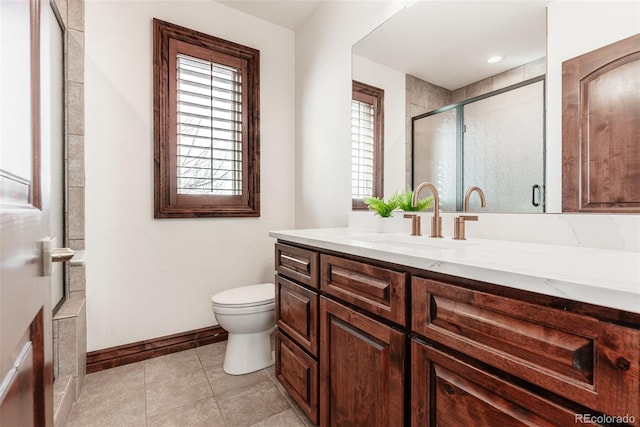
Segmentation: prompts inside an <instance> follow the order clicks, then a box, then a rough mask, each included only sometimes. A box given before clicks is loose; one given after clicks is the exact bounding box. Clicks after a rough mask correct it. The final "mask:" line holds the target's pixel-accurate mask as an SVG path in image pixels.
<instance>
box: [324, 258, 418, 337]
mask: <svg viewBox="0 0 640 427" xmlns="http://www.w3.org/2000/svg"><path fill="white" fill-rule="evenodd" d="M320 263H321V266H322V267H321V269H322V270H321V274H322V275H321V281H320V288H321V289H322V290H323V291H325V292H327V293H328V294H330V295H333V296H335V297H337V298H340V299H342V300H344V301H346V302H349V303H351V304H353V305H356V306H358V307H361V308H363V309H365V310H367V311H370V312H371V313H374V314H377V315H379V316H380V317H383V318H385V319H388V320H391V321H392V322H396V323H398V324H400V325H406V310H405V302H406V301H405V293H406V286H407V284H406V282H407V275H406V274H405V273H402V272H398V271H394V270H389V269H387V268H381V267H376V266H373V265H370V264H366V263H363V262H358V261H351V260H346V259H343V258H338V257H334V256H331V255H324V254H323V255H322V256H321V257H320Z"/></svg>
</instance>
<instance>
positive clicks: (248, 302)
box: [211, 283, 275, 307]
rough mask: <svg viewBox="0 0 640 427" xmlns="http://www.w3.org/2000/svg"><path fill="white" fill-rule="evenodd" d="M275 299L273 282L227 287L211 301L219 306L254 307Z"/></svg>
mask: <svg viewBox="0 0 640 427" xmlns="http://www.w3.org/2000/svg"><path fill="white" fill-rule="evenodd" d="M274 299H275V286H274V285H273V283H262V284H260V285H249V286H242V287H240V288H233V289H227V290H226V291H222V292H219V293H217V294H215V295H214V296H212V297H211V302H212V303H213V304H215V305H218V306H227V307H228V306H233V307H252V306H256V305H263V304H269V303H272V302H273V301H274Z"/></svg>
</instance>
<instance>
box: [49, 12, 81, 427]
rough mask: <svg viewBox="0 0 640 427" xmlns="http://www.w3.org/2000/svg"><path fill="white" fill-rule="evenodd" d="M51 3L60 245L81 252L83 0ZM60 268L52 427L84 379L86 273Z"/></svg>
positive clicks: (63, 419)
mask: <svg viewBox="0 0 640 427" xmlns="http://www.w3.org/2000/svg"><path fill="white" fill-rule="evenodd" d="M54 2H55V6H56V7H57V9H58V12H59V15H60V18H61V20H62V23H63V25H64V28H65V37H64V40H65V122H66V123H65V128H66V132H65V135H66V138H65V168H66V177H65V186H66V200H65V224H66V236H65V237H66V242H65V243H66V245H67V246H68V247H70V248H71V249H74V250H84V249H85V240H84V239H85V233H84V230H85V224H84V192H85V188H84V185H85V180H84V171H85V170H84V0H55V1H54ZM43 7H46V3H43ZM65 268H66V277H67V280H66V283H65V286H66V289H65V292H66V295H67V300H66V301H65V303H64V304H63V305H62V307H60V309H59V310H58V312H57V313H56V314H55V315H54V318H53V353H54V378H55V383H54V394H55V398H54V423H55V425H56V426H64V425H65V424H66V419H67V416H68V412H67V411H68V410H69V409H70V407H71V406H70V403H69V402H71V403H73V401H75V400H76V399H77V398H78V396H79V394H80V390H81V388H82V384H83V382H84V377H85V373H86V353H87V322H86V306H85V287H86V270H85V266H84V265H83V266H74V267H69V266H67V267H65ZM65 408H66V410H65Z"/></svg>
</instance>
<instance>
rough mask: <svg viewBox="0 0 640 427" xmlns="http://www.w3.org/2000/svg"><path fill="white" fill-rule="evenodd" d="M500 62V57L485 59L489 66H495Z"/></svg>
mask: <svg viewBox="0 0 640 427" xmlns="http://www.w3.org/2000/svg"><path fill="white" fill-rule="evenodd" d="M500 61H502V56H500V55H494V56H492V57H490V58H489V59H487V62H488V63H489V64H495V63H496V62H500Z"/></svg>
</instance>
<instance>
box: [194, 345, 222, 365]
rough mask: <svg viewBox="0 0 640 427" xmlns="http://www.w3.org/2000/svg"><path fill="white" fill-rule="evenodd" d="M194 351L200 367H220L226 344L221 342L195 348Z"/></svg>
mask: <svg viewBox="0 0 640 427" xmlns="http://www.w3.org/2000/svg"><path fill="white" fill-rule="evenodd" d="M195 350H196V353H197V354H198V357H199V358H200V363H202V366H204V367H205V368H210V367H222V363H223V362H224V353H225V351H226V350H227V342H226V341H221V342H217V343H215V344H209V345H205V346H202V347H197V348H196V349H195Z"/></svg>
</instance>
